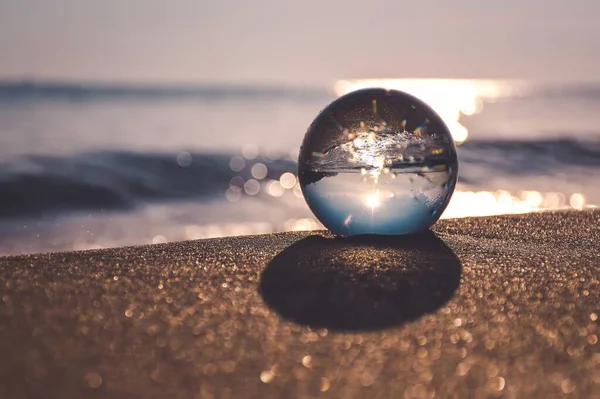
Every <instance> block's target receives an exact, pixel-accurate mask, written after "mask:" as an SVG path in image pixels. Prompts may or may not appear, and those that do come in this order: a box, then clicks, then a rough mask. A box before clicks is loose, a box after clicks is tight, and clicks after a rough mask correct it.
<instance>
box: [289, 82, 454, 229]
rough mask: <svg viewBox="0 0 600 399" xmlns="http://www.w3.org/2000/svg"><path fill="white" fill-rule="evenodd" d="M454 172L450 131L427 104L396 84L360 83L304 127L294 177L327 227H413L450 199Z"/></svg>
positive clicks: (425, 224) (430, 219)
mask: <svg viewBox="0 0 600 399" xmlns="http://www.w3.org/2000/svg"><path fill="white" fill-rule="evenodd" d="M457 172H458V161H457V157H456V147H455V145H454V141H453V140H452V136H451V135H450V131H449V130H448V128H447V127H446V125H445V124H444V122H443V121H442V119H441V118H440V116H439V115H438V114H436V113H435V111H433V110H432V109H431V108H430V107H429V106H428V105H427V104H425V103H424V102H422V101H421V100H419V99H417V98H415V97H413V96H411V95H409V94H406V93H403V92H400V91H395V90H384V89H365V90H359V91H355V92H352V93H349V94H346V95H345V96H342V97H340V98H338V99H337V100H335V101H334V102H333V103H331V104H330V105H329V106H327V107H326V108H325V109H324V110H323V111H321V113H320V114H319V115H318V116H317V117H316V119H315V120H314V121H313V123H312V124H311V125H310V127H309V128H308V131H307V132H306V135H305V136H304V141H303V143H302V147H301V148H300V156H299V159H298V179H299V182H300V186H301V188H302V192H303V194H304V198H305V199H306V202H307V203H308V206H309V207H310V209H311V210H312V211H313V213H314V214H315V216H316V217H317V218H318V219H319V220H320V221H321V223H323V225H324V226H325V227H327V228H328V229H329V230H330V231H331V232H332V233H334V234H337V235H342V236H352V235H358V234H411V233H417V232H421V231H423V230H426V229H428V228H429V227H431V225H432V224H434V223H435V222H436V221H437V220H438V219H439V217H440V216H441V214H442V212H443V211H444V209H445V208H446V205H448V202H449V201H450V197H451V196H452V193H453V192H454V187H455V185H456V179H457Z"/></svg>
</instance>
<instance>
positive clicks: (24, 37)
mask: <svg viewBox="0 0 600 399" xmlns="http://www.w3.org/2000/svg"><path fill="white" fill-rule="evenodd" d="M598 15H600V1H597V0H571V1H569V0H562V1H559V0H504V1H488V0H421V1H415V0H413V1H398V0H369V1H357V0H346V1H327V0H303V1H284V0H279V1H277V0H253V1H248V0H213V1H205V0H172V1H165V0H96V1H90V0H0V78H1V79H7V78H8V79H20V78H35V79H59V80H90V81H118V82H166V83H170V82H198V83H203V82H206V83H257V82H259V83H278V84H279V83H283V84H308V83H315V84H316V83H324V82H330V81H333V80H335V79H341V78H392V77H393V78H419V77H460V78H523V79H536V80H559V81H585V80H600V72H599V71H600V28H599V27H598V21H597V20H598Z"/></svg>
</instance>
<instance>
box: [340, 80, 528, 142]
mask: <svg viewBox="0 0 600 399" xmlns="http://www.w3.org/2000/svg"><path fill="white" fill-rule="evenodd" d="M370 87H378V88H384V89H391V90H400V91H403V92H405V93H408V94H412V95H413V96H415V97H418V98H419V99H421V100H423V101H425V103H427V104H428V105H429V106H430V107H431V108H433V109H434V111H435V112H437V114H438V115H440V117H441V118H442V120H443V121H444V123H445V124H446V126H448V129H449V130H450V133H451V134H452V137H453V138H454V141H455V142H456V143H457V144H461V143H463V142H465V141H466V140H467V138H468V136H469V132H468V130H467V128H466V127H465V126H463V125H462V124H461V123H460V117H461V115H474V114H477V113H479V112H481V110H482V108H483V104H484V103H485V102H494V101H498V100H500V99H503V98H509V97H514V96H519V95H522V94H523V93H524V92H525V91H526V89H527V87H526V84H525V83H524V82H522V81H516V80H485V79H350V80H338V81H337V82H336V83H335V85H334V91H335V94H336V95H338V96H343V95H344V94H347V93H350V92H353V91H356V90H360V89H365V88H370Z"/></svg>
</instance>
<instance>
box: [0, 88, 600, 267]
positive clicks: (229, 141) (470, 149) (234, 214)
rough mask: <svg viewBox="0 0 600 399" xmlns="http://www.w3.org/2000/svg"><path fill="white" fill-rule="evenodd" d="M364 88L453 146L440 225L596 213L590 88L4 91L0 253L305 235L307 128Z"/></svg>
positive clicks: (597, 144)
mask: <svg viewBox="0 0 600 399" xmlns="http://www.w3.org/2000/svg"><path fill="white" fill-rule="evenodd" d="M364 87H386V88H391V89H399V90H403V91H406V92H409V93H411V94H413V95H415V96H417V97H419V98H421V99H422V100H424V101H425V102H427V103H428V104H429V105H431V106H432V108H433V109H434V110H436V111H437V112H438V113H439V114H440V116H441V117H442V118H443V119H444V121H445V122H446V124H447V125H448V127H449V129H450V131H451V132H452V134H453V136H454V139H455V141H456V142H457V144H459V145H458V156H459V180H458V184H457V189H456V191H455V194H454V196H453V197H452V200H451V202H450V205H449V206H448V208H447V210H446V212H445V213H444V214H443V215H442V218H457V217H478V216H486V215H496V214H508V213H525V212H538V211H547V210H558V209H586V208H593V207H595V206H596V205H598V204H600V127H599V126H600V82H566V83H565V82H562V83H557V82H533V81H516V80H493V79H492V80H472V79H354V80H339V81H336V82H332V83H331V84H325V85H322V86H315V87H296V86H276V85H273V86H265V85H189V84H186V85H146V84H144V85H142V84H107V83H102V84H100V83H95V84H93V83H72V82H66V83H64V82H63V83H61V82H58V83H57V82H54V83H51V82H38V81H5V82H0V255H13V254H27V253H43V252H54V251H69V250H84V249H97V248H107V247H121V246H126V245H141V244H152V243H163V242H170V241H179V240H193V239H201V238H210V237H222V236H231V235H248V234H265V233H273V232H280V231H293V230H311V229H319V228H322V226H321V225H320V224H319V222H318V221H317V220H316V218H315V217H314V216H313V215H312V213H311V212H310V210H309V209H308V207H307V206H306V203H305V201H304V199H303V197H302V192H301V190H300V188H299V186H298V183H297V181H296V161H297V156H298V149H299V147H300V143H301V142H302V139H303V137H304V134H305V132H306V129H307V127H308V126H309V124H310V123H311V122H312V120H313V119H314V118H315V116H316V115H317V114H318V113H319V111H320V110H321V109H322V108H324V107H325V106H327V105H328V104H329V103H330V102H331V101H333V100H335V99H336V98H337V97H338V96H340V95H343V94H345V93H348V92H351V91H353V90H356V89H360V88H364Z"/></svg>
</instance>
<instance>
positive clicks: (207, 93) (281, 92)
mask: <svg viewBox="0 0 600 399" xmlns="http://www.w3.org/2000/svg"><path fill="white" fill-rule="evenodd" d="M329 96H330V94H329V93H328V92H327V91H326V90H323V89H318V88H302V87H287V86H264V85H262V86H261V85H235V86H234V85H132V84H128V85H120V84H91V83H62V82H29V81H23V82H19V81H17V82H11V81H5V82H2V81H0V100H1V101H4V102H7V101H8V102H15V101H22V100H68V101H83V100H88V101H89V100H111V101H112V100H119V99H121V100H153V99H163V98H164V99H169V100H173V99H200V100H213V101H218V100H222V99H227V98H241V99H257V98H258V99H261V98H263V99H264V98H273V99H289V100H311V101H314V100H315V99H323V98H324V97H329Z"/></svg>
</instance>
